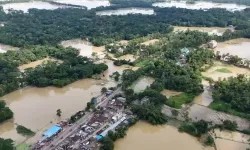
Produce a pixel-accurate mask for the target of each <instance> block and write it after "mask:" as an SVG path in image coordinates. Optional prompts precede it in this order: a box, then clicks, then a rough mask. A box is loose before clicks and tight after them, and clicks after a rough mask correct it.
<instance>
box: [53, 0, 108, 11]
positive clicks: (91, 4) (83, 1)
mask: <svg viewBox="0 0 250 150" xmlns="http://www.w3.org/2000/svg"><path fill="white" fill-rule="evenodd" d="M54 2H57V3H62V4H71V5H78V6H85V7H87V8H88V9H92V8H96V7H100V6H109V5H110V3H109V1H108V0H55V1H54Z"/></svg>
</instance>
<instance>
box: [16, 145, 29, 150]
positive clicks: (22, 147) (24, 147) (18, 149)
mask: <svg viewBox="0 0 250 150" xmlns="http://www.w3.org/2000/svg"><path fill="white" fill-rule="evenodd" d="M16 150H31V148H30V145H28V144H25V143H22V144H18V145H17V147H16Z"/></svg>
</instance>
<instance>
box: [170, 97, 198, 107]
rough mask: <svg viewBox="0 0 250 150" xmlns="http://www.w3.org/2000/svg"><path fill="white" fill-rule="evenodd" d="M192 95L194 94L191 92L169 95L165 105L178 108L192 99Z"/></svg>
mask: <svg viewBox="0 0 250 150" xmlns="http://www.w3.org/2000/svg"><path fill="white" fill-rule="evenodd" d="M194 97H195V96H194V95H193V94H187V93H182V94H179V95H176V96H172V97H170V98H169V99H168V100H167V102H166V105H168V106H170V107H173V108H177V109H180V108H181V105H183V104H188V103H191V102H192V101H193V100H194Z"/></svg>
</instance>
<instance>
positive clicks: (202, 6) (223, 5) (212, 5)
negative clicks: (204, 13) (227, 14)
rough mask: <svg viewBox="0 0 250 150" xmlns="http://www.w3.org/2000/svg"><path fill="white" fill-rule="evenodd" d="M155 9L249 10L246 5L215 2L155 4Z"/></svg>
mask: <svg viewBox="0 0 250 150" xmlns="http://www.w3.org/2000/svg"><path fill="white" fill-rule="evenodd" d="M153 6H155V7H176V8H186V9H203V10H207V9H211V8H225V9H227V10H229V11H238V10H243V9H245V8H248V6H246V5H237V4H233V3H213V2H195V4H187V3H186V1H170V2H157V3H154V4H153Z"/></svg>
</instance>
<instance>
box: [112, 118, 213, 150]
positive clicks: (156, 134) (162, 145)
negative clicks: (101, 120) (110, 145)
mask: <svg viewBox="0 0 250 150" xmlns="http://www.w3.org/2000/svg"><path fill="white" fill-rule="evenodd" d="M133 149H135V150H153V149H157V150H168V149H170V150H172V149H173V150H184V149H186V150H202V149H204V150H214V149H213V148H212V147H208V148H204V147H203V146H202V145H201V143H200V142H199V141H198V140H197V139H196V138H194V137H192V136H190V135H188V134H186V133H180V132H178V129H177V128H176V127H172V126H170V125H163V126H152V125H150V124H148V123H145V122H138V123H137V124H135V125H134V126H132V127H131V128H129V130H128V132H127V135H126V137H125V138H123V139H120V140H118V141H117V142H115V150H133Z"/></svg>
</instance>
